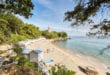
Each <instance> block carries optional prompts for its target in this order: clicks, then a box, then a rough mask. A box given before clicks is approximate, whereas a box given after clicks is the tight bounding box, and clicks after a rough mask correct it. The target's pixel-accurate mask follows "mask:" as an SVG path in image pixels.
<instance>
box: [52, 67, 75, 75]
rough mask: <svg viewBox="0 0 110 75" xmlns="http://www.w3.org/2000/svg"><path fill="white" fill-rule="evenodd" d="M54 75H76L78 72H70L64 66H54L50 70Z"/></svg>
mask: <svg viewBox="0 0 110 75" xmlns="http://www.w3.org/2000/svg"><path fill="white" fill-rule="evenodd" d="M50 72H51V74H52V75H75V74H76V72H75V71H72V70H68V69H67V68H65V67H64V66H54V67H52V68H51V70H50Z"/></svg>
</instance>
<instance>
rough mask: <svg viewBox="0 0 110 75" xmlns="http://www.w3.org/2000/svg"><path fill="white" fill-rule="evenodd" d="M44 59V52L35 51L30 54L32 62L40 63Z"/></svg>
mask: <svg viewBox="0 0 110 75" xmlns="http://www.w3.org/2000/svg"><path fill="white" fill-rule="evenodd" d="M42 59H43V51H42V50H33V51H31V52H30V62H40V61H42Z"/></svg>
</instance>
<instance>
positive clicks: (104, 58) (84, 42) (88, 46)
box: [57, 36, 110, 64]
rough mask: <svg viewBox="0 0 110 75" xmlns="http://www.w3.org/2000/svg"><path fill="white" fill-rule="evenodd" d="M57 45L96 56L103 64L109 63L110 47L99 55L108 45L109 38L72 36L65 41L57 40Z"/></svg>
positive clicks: (109, 43)
mask: <svg viewBox="0 0 110 75" xmlns="http://www.w3.org/2000/svg"><path fill="white" fill-rule="evenodd" d="M57 45H59V46H61V47H64V48H67V49H69V50H71V51H73V52H74V51H75V52H79V53H81V54H83V55H87V56H91V57H94V58H97V59H98V60H100V61H101V62H104V63H105V64H110V49H106V50H105V51H104V53H103V54H102V55H101V54H100V53H101V52H102V50H103V49H104V48H106V47H107V46H108V45H110V38H109V39H96V38H88V37H76V36H75V37H72V39H69V40H66V41H59V42H57Z"/></svg>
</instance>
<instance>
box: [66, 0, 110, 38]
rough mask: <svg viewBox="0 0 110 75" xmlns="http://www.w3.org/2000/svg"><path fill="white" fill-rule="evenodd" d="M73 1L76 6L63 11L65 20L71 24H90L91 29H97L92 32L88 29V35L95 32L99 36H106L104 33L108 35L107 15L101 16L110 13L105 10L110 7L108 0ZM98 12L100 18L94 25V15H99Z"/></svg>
mask: <svg viewBox="0 0 110 75" xmlns="http://www.w3.org/2000/svg"><path fill="white" fill-rule="evenodd" d="M73 2H74V3H76V6H75V7H74V10H72V11H68V12H66V13H65V20H67V21H71V22H72V25H73V26H79V25H83V24H84V23H86V25H90V26H92V29H96V30H98V31H96V32H94V33H93V32H91V31H90V32H89V34H87V35H89V36H90V35H92V36H94V35H97V34H98V35H99V36H100V35H103V36H101V37H106V35H107V36H110V35H109V34H108V33H110V22H109V21H110V20H109V18H107V17H106V18H105V17H103V16H107V15H108V16H109V15H110V13H109V11H107V10H109V8H110V0H73ZM105 13H107V14H105ZM100 14H101V15H102V17H101V18H100V19H101V20H100V21H99V23H98V24H97V25H94V22H95V20H94V19H97V17H96V16H101V15H100ZM107 19H108V20H107ZM107 21H108V23H107ZM105 22H106V23H105ZM87 23H88V24H87ZM91 24H93V25H91ZM88 27H89V26H88Z"/></svg>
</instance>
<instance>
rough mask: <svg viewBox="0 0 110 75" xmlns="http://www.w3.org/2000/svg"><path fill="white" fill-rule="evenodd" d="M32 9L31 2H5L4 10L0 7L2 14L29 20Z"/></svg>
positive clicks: (17, 0)
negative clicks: (14, 15)
mask: <svg viewBox="0 0 110 75" xmlns="http://www.w3.org/2000/svg"><path fill="white" fill-rule="evenodd" d="M33 8H34V5H33V3H32V0H6V3H5V4H4V8H3V7H1V9H0V11H1V13H2V14H4V13H14V14H19V15H21V16H24V17H25V18H29V16H31V15H32V12H31V10H32V9H33Z"/></svg>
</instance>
